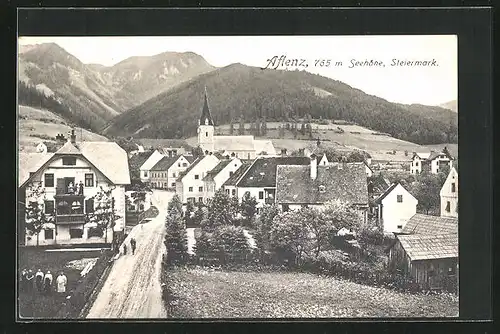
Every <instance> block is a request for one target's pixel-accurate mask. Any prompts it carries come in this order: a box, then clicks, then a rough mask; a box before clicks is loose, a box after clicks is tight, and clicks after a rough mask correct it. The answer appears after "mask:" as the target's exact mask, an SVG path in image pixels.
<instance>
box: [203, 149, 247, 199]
mask: <svg viewBox="0 0 500 334" xmlns="http://www.w3.org/2000/svg"><path fill="white" fill-rule="evenodd" d="M241 165H242V162H241V160H240V159H238V158H232V159H229V158H227V159H223V160H221V161H220V162H219V164H218V165H217V166H215V167H214V168H213V169H212V170H211V171H209V172H208V173H207V174H206V175H205V177H204V178H203V182H204V183H205V184H204V190H205V195H204V198H205V201H206V200H207V199H209V198H212V197H213V196H214V194H215V192H216V191H217V190H219V189H220V188H221V187H222V185H223V184H224V182H226V181H227V180H228V179H229V178H230V177H231V176H233V175H234V173H235V172H236V171H237V170H238V169H239V168H240V167H241Z"/></svg>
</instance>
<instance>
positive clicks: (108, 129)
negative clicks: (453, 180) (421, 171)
mask: <svg viewBox="0 0 500 334" xmlns="http://www.w3.org/2000/svg"><path fill="white" fill-rule="evenodd" d="M19 80H20V81H21V82H22V83H23V86H27V87H28V89H36V90H38V91H40V92H43V94H45V95H46V96H48V97H50V99H52V100H55V101H57V103H59V106H58V107H57V108H55V109H57V111H54V112H56V113H59V115H61V116H63V117H64V118H65V119H69V120H70V121H71V122H73V123H75V124H77V125H79V126H82V127H84V128H87V129H90V130H92V131H94V132H96V133H100V134H103V135H106V136H133V137H138V138H186V137H190V136H193V135H194V134H195V133H196V127H197V119H198V116H199V112H200V110H201V108H202V105H203V94H204V92H205V90H206V91H207V92H208V100H209V105H210V108H211V111H212V115H213V117H214V119H215V122H216V124H219V125H220V124H227V123H230V122H237V121H238V120H239V119H243V120H245V121H247V122H248V121H254V120H255V119H257V118H265V119H267V120H274V121H280V122H282V121H286V122H294V121H297V120H299V119H302V118H304V117H306V116H311V117H312V118H316V119H320V118H324V119H344V120H347V121H351V122H354V123H357V124H359V125H361V126H364V127H368V128H370V129H373V130H374V131H378V132H384V133H388V134H390V135H392V136H394V137H395V138H399V139H403V140H408V141H412V142H415V143H419V144H436V143H443V142H456V140H457V131H458V130H457V117H456V113H454V112H452V111H451V110H449V109H447V108H443V107H430V106H424V105H403V104H396V103H391V102H388V101H386V100H384V99H382V98H379V97H376V96H371V95H368V94H365V93H364V92H362V91H361V90H359V89H356V88H353V87H351V86H349V85H347V84H345V83H342V82H340V81H336V80H333V79H330V78H326V77H322V76H320V75H315V74H311V73H309V72H306V71H276V70H271V69H266V70H262V69H260V68H255V67H250V66H246V65H242V64H232V65H229V66H226V67H223V68H215V67H213V66H212V65H210V64H208V63H207V61H206V60H205V59H204V58H203V57H202V56H200V55H197V54H195V53H192V52H185V53H175V52H165V53H161V54H158V55H155V56H149V57H130V58H128V59H125V60H124V61H121V62H119V63H117V64H116V65H113V66H103V65H99V64H84V63H82V62H81V61H80V60H79V59H77V58H76V57H74V56H73V55H71V54H69V53H68V52H66V51H65V50H64V49H62V48H61V47H59V46H58V45H57V44H54V43H48V44H39V45H31V46H30V45H24V46H22V47H21V46H20V48H19ZM30 87H31V88H30ZM24 91H26V89H24ZM23 101H26V99H25V100H23ZM52 104H53V103H52ZM51 111H53V110H51ZM62 114H63V115H62Z"/></svg>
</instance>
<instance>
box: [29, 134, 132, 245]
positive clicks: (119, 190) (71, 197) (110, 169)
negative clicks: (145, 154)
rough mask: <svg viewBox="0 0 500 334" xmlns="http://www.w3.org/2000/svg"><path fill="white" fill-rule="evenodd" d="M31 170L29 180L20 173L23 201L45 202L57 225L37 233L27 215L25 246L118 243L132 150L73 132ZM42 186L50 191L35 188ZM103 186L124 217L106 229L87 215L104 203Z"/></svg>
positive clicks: (46, 210) (122, 221) (44, 205)
mask: <svg viewBox="0 0 500 334" xmlns="http://www.w3.org/2000/svg"><path fill="white" fill-rule="evenodd" d="M20 162H21V161H20ZM22 168H23V166H22V165H20V169H22ZM28 172H29V176H28V177H27V178H25V177H24V179H21V175H20V183H21V182H22V183H21V184H20V199H22V200H24V203H25V205H33V204H34V203H33V202H38V203H39V204H42V203H43V211H44V213H45V214H46V215H47V216H48V217H51V218H53V223H47V224H45V226H43V229H42V231H41V232H40V233H39V235H38V237H37V236H36V235H33V234H32V233H30V232H29V231H26V229H25V225H24V224H25V223H26V221H27V219H29V218H28V217H26V216H24V215H23V219H21V220H20V226H19V227H20V230H24V232H23V234H24V239H25V240H24V244H25V245H28V246H35V245H37V244H38V245H56V244H57V245H70V244H90V243H112V241H113V236H114V232H121V231H123V229H124V227H125V210H126V203H125V186H126V185H128V184H130V175H129V170H128V161H127V153H126V152H125V151H124V150H123V149H122V148H120V147H119V146H118V145H117V144H116V143H113V142H82V143H76V137H75V135H74V132H73V134H72V135H71V139H70V141H68V142H67V143H66V144H65V145H64V146H63V147H62V148H60V149H59V150H58V151H57V152H55V153H54V154H49V155H47V156H46V157H45V158H44V159H43V163H42V164H41V165H40V166H39V167H38V168H36V169H32V170H28ZM20 174H21V173H20ZM37 185H38V186H40V187H41V188H42V189H43V190H44V195H43V196H37V195H36V193H34V192H33V191H32V189H34V188H36V186H37ZM80 185H81V187H80ZM102 190H104V191H107V190H111V197H112V203H113V204H112V205H113V207H114V209H115V211H116V215H117V216H118V217H119V218H118V219H117V220H116V221H115V224H114V227H112V228H111V227H109V228H108V229H105V230H104V231H102V230H100V229H99V228H97V226H94V224H93V223H89V222H87V221H86V215H87V214H92V213H93V212H94V208H95V207H96V206H97V205H98V203H96V201H97V200H96V199H94V196H95V195H97V194H98V193H99V192H101V191H102ZM21 225H23V226H21Z"/></svg>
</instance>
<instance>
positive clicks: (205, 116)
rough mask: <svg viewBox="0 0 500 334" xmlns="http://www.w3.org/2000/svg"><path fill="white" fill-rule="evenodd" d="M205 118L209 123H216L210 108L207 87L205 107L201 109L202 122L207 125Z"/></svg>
mask: <svg viewBox="0 0 500 334" xmlns="http://www.w3.org/2000/svg"><path fill="white" fill-rule="evenodd" d="M205 120H208V125H214V121H213V119H212V115H211V114H210V108H209V107H208V97H207V90H206V89H205V99H204V101H203V109H202V110H201V116H200V124H201V125H205Z"/></svg>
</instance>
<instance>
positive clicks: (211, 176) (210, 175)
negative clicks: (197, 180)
mask: <svg viewBox="0 0 500 334" xmlns="http://www.w3.org/2000/svg"><path fill="white" fill-rule="evenodd" d="M230 162H231V160H229V159H225V160H222V161H221V162H219V163H218V164H217V166H215V167H214V168H212V170H211V171H209V172H207V175H205V177H204V178H203V181H210V180H213V179H214V177H215V176H216V175H217V174H219V173H220V171H221V170H223V169H224V168H225V167H226V166H227V165H229V163H230Z"/></svg>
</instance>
